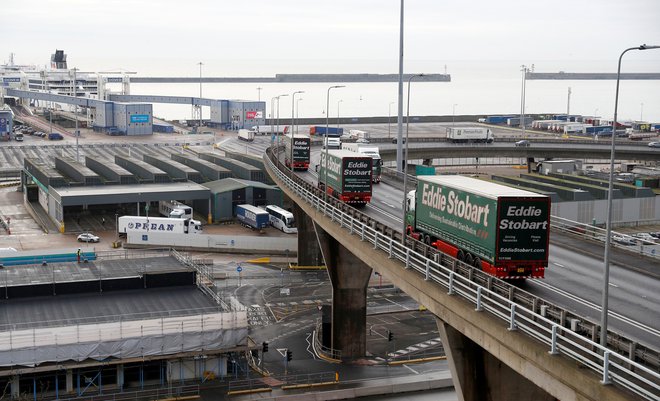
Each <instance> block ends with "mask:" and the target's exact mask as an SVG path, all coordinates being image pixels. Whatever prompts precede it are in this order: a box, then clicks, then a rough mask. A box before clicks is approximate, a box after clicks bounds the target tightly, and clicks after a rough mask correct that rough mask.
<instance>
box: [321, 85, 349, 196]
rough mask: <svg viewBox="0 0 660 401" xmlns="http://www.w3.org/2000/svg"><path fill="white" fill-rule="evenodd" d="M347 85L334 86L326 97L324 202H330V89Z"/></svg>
mask: <svg viewBox="0 0 660 401" xmlns="http://www.w3.org/2000/svg"><path fill="white" fill-rule="evenodd" d="M345 87H346V86H345V85H333V86H331V87H329V88H328V94H327V95H326V96H325V139H324V141H325V160H324V162H325V163H324V164H323V170H324V172H325V174H324V175H325V177H324V178H323V201H325V202H327V201H328V188H327V186H328V129H329V127H330V89H335V88H345Z"/></svg>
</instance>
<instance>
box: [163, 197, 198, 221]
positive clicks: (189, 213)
mask: <svg viewBox="0 0 660 401" xmlns="http://www.w3.org/2000/svg"><path fill="white" fill-rule="evenodd" d="M158 213H160V214H161V215H163V216H165V217H170V218H173V219H192V218H193V208H191V207H190V206H188V205H186V204H183V203H181V202H177V201H175V200H169V201H159V202H158Z"/></svg>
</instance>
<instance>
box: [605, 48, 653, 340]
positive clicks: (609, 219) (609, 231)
mask: <svg viewBox="0 0 660 401" xmlns="http://www.w3.org/2000/svg"><path fill="white" fill-rule="evenodd" d="M650 49H660V46H647V45H641V46H637V47H629V48H627V49H626V50H624V51H623V52H622V53H621V55H620V56H619V66H618V69H617V72H616V94H615V96H614V121H612V142H611V150H610V177H609V183H608V187H607V188H608V189H607V218H606V221H605V255H604V256H603V261H604V268H603V294H602V295H603V299H602V309H601V319H600V345H602V346H603V347H607V315H608V296H609V281H610V240H611V238H610V237H611V236H612V192H613V191H614V154H615V145H614V143H615V138H616V117H617V112H618V106H619V81H620V78H621V59H622V58H623V55H624V54H626V53H627V52H629V51H631V50H650Z"/></svg>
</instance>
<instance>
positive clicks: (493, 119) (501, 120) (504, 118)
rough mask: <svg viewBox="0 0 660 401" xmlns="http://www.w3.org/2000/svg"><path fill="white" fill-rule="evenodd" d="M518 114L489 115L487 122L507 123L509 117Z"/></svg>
mask: <svg viewBox="0 0 660 401" xmlns="http://www.w3.org/2000/svg"><path fill="white" fill-rule="evenodd" d="M514 117H516V116H488V117H486V122H487V123H488V124H506V121H507V120H508V119H509V118H514Z"/></svg>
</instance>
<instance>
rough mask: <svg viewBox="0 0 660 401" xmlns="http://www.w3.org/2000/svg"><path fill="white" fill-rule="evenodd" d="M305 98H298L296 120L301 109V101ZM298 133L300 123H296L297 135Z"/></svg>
mask: <svg viewBox="0 0 660 401" xmlns="http://www.w3.org/2000/svg"><path fill="white" fill-rule="evenodd" d="M301 100H303V98H301V97H299V98H298V100H296V122H297V121H298V112H299V111H300V105H299V104H298V103H300V101H301ZM297 134H298V125H296V135H297Z"/></svg>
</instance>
